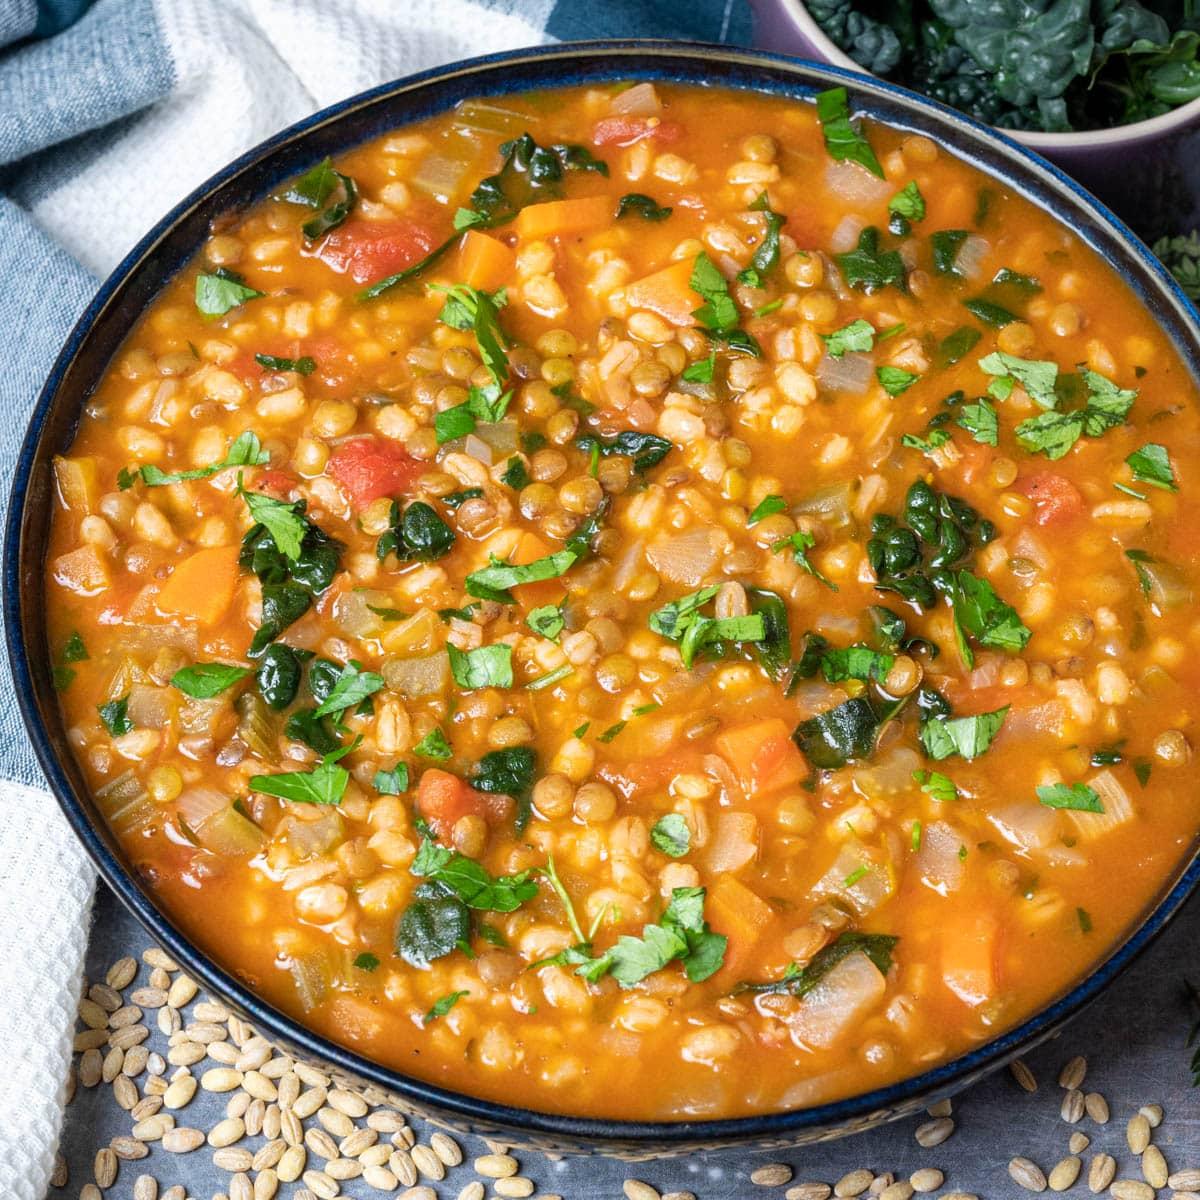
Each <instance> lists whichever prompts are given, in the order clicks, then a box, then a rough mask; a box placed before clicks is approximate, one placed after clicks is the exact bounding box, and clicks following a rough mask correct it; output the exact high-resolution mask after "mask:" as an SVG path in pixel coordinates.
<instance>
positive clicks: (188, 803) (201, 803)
mask: <svg viewBox="0 0 1200 1200" xmlns="http://www.w3.org/2000/svg"><path fill="white" fill-rule="evenodd" d="M177 803H178V806H179V815H180V816H181V817H182V818H183V819H184V820H185V821H186V822H187V823H188V825H189V826H190V827H191V828H192V829H197V828H198V827H199V826H201V825H203V824H204V822H205V821H207V820H208V819H209V817H211V816H212V815H213V813H217V812H220V811H221V809H223V808H228V807H229V797H228V796H226V795H225V793H224V792H219V791H217V789H216V788H212V787H205V786H204V785H203V784H198V785H197V786H196V787H191V788H188V789H187V791H185V792H184V793H183V794H182V795H181V796H180V797H179V800H178V801H177Z"/></svg>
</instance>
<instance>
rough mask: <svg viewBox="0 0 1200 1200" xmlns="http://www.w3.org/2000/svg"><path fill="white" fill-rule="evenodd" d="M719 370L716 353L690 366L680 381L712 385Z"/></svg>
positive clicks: (684, 371)
mask: <svg viewBox="0 0 1200 1200" xmlns="http://www.w3.org/2000/svg"><path fill="white" fill-rule="evenodd" d="M716 369H717V355H716V351H714V352H713V353H712V354H710V355H709V356H708V357H707V358H701V359H699V360H697V361H696V362H694V363H692V364H691V365H690V366H688V367H685V368H684V370H683V374H682V375H680V377H679V378H680V379H683V380H685V381H686V382H688V383H712V381H713V375H714V374H715V373H716Z"/></svg>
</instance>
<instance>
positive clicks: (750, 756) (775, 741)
mask: <svg viewBox="0 0 1200 1200" xmlns="http://www.w3.org/2000/svg"><path fill="white" fill-rule="evenodd" d="M716 742H717V750H718V751H719V752H720V753H721V754H722V755H723V756H724V758H725V760H726V761H727V762H728V763H729V765H730V767H732V768H733V773H734V774H735V775H736V776H737V777H738V780H739V782H740V783H741V785H742V787H743V789H744V790H745V792H746V794H747V795H748V796H753V795H755V794H756V793H760V792H766V791H774V790H775V789H776V788H782V787H789V786H790V785H792V784H796V783H799V782H800V780H801V779H803V778H804V774H805V772H804V757H803V755H801V753H800V751H799V750H798V749H797V748H796V744H795V742H793V741H792V739H791V736H790V735H789V733H788V727H787V726H786V725H785V724H784V723H783V721H781V720H780V719H779V718H778V717H772V718H771V719H770V720H767V721H756V722H755V723H754V724H753V725H741V726H739V727H738V728H736V729H726V730H725V731H724V732H723V733H721V734H720V735H719V736H718V737H717V739H716Z"/></svg>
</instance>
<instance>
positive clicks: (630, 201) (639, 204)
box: [617, 192, 671, 221]
mask: <svg viewBox="0 0 1200 1200" xmlns="http://www.w3.org/2000/svg"><path fill="white" fill-rule="evenodd" d="M670 215H671V208H670V206H669V205H667V206H664V205H661V204H659V203H658V201H657V200H655V199H654V198H653V197H651V196H647V195H645V194H644V193H643V192H627V193H626V194H625V195H624V196H622V197H621V199H620V200H618V201H617V220H618V221H620V220H623V219H624V218H625V217H641V218H642V220H643V221H665V220H666V219H667V218H668V217H669V216H670Z"/></svg>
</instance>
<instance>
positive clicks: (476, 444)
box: [463, 433, 494, 467]
mask: <svg viewBox="0 0 1200 1200" xmlns="http://www.w3.org/2000/svg"><path fill="white" fill-rule="evenodd" d="M463 453H464V454H468V455H470V457H471V458H477V459H478V460H479V461H480V462H481V463H486V464H487V465H488V466H489V467H490V466H491V465H492V462H493V461H494V460H493V458H492V448H491V446H489V445H488V444H487V442H485V441H484V440H483V438H481V437H476V436H475V434H473V433H468V434H467V437H466V440H465V441H464V442H463Z"/></svg>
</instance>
